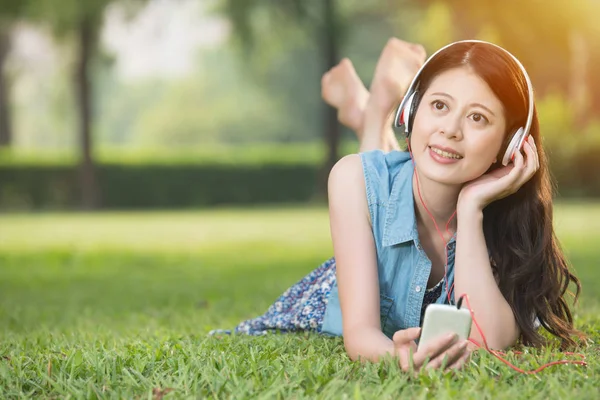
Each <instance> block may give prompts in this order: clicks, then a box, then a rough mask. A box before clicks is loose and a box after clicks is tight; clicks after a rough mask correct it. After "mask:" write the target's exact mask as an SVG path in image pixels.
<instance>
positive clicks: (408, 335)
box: [392, 328, 421, 345]
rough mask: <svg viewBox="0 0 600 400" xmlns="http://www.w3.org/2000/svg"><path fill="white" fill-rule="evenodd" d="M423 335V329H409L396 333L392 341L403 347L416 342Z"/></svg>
mask: <svg viewBox="0 0 600 400" xmlns="http://www.w3.org/2000/svg"><path fill="white" fill-rule="evenodd" d="M420 334H421V328H408V329H402V330H400V331H396V333H394V336H393V337H392V340H393V342H394V344H395V345H402V344H406V343H409V342H411V341H413V340H416V339H417V338H418V337H419V335H420Z"/></svg>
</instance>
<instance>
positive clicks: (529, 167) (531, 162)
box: [519, 142, 537, 187]
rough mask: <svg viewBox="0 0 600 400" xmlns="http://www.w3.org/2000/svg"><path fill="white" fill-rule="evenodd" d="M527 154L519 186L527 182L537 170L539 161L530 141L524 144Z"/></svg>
mask: <svg viewBox="0 0 600 400" xmlns="http://www.w3.org/2000/svg"><path fill="white" fill-rule="evenodd" d="M523 149H524V150H525V155H526V157H527V158H526V162H525V170H524V171H523V174H522V175H521V179H520V180H519V187H520V186H521V185H523V184H524V183H525V182H527V181H528V180H529V179H531V177H532V176H533V175H534V174H535V172H536V171H537V161H536V160H535V151H534V150H533V147H532V146H531V144H530V143H529V142H526V143H525V145H524V146H523Z"/></svg>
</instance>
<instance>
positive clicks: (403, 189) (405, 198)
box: [382, 160, 419, 247]
mask: <svg viewBox="0 0 600 400" xmlns="http://www.w3.org/2000/svg"><path fill="white" fill-rule="evenodd" d="M413 172H414V166H413V163H412V160H411V161H410V162H406V163H404V165H403V166H402V167H401V170H400V171H399V173H398V174H396V177H395V179H394V182H393V183H392V189H391V193H390V197H389V201H388V204H387V209H386V214H385V221H384V224H385V225H384V227H383V238H382V245H383V246H386V247H387V246H393V245H395V244H400V243H404V242H408V241H410V240H415V241H416V240H418V237H419V233H418V231H417V220H416V216H415V204H414V198H413V184H412V182H413Z"/></svg>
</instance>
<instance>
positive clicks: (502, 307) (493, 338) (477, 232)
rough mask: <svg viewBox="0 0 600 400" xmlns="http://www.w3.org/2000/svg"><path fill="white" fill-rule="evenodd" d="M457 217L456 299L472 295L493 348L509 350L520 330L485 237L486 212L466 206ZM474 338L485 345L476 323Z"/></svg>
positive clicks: (480, 324)
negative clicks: (498, 279)
mask: <svg viewBox="0 0 600 400" xmlns="http://www.w3.org/2000/svg"><path fill="white" fill-rule="evenodd" d="M457 217H458V222H457V223H458V226H457V234H456V258H455V266H454V293H455V297H456V299H458V296H460V295H462V294H463V293H466V294H467V295H468V296H469V303H470V304H471V308H472V309H473V313H474V315H475V319H476V320H477V323H478V324H479V326H480V327H481V330H482V331H483V333H484V335H485V338H486V341H487V343H488V345H489V346H490V348H493V349H503V348H506V347H508V346H511V345H513V344H514V343H515V342H516V341H517V338H518V337H519V328H518V326H517V322H516V320H515V317H514V314H513V312H512V309H511V307H510V305H509V304H508V302H507V301H506V299H505V298H504V296H503V295H502V293H501V292H500V289H499V288H498V284H497V282H496V279H495V277H494V274H493V272H492V267H491V265H490V258H489V255H488V251H487V245H486V242H485V237H484V235H483V212H482V211H481V210H478V209H468V208H466V207H464V208H463V209H460V208H459V210H458V213H457ZM463 304H464V303H463ZM470 337H471V338H472V339H474V340H476V341H477V342H479V343H481V344H482V345H483V340H482V338H481V335H480V334H479V331H478V330H477V327H476V326H475V324H473V327H472V328H471V335H470Z"/></svg>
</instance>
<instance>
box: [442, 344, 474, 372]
mask: <svg viewBox="0 0 600 400" xmlns="http://www.w3.org/2000/svg"><path fill="white" fill-rule="evenodd" d="M470 358H471V351H470V350H468V349H467V351H465V353H464V354H463V355H462V356H461V357H460V358H459V359H458V360H456V362H454V363H453V364H450V365H449V366H448V367H447V368H446V371H448V370H459V369H462V368H463V367H464V366H465V364H466V363H467V362H468V361H469V359H470Z"/></svg>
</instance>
